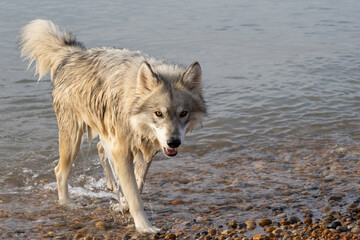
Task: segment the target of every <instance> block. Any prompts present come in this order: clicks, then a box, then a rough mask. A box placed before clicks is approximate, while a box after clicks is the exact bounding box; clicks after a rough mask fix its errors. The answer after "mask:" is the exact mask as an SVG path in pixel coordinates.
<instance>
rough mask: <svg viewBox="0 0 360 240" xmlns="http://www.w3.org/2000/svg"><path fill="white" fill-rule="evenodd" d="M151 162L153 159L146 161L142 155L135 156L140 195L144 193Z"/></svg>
mask: <svg viewBox="0 0 360 240" xmlns="http://www.w3.org/2000/svg"><path fill="white" fill-rule="evenodd" d="M151 160H152V159H144V157H143V155H142V154H141V153H138V154H136V156H135V159H134V167H135V177H136V182H137V185H138V188H139V192H140V193H142V191H143V188H144V184H145V178H146V174H147V172H148V170H149V167H150V165H151Z"/></svg>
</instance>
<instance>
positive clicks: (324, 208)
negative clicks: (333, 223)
mask: <svg viewBox="0 0 360 240" xmlns="http://www.w3.org/2000/svg"><path fill="white" fill-rule="evenodd" d="M328 211H330V208H329V207H328V206H324V207H322V208H321V212H324V213H325V212H328Z"/></svg>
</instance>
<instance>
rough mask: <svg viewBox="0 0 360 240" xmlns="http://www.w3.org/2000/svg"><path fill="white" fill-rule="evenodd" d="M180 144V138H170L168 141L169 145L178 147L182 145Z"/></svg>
mask: <svg viewBox="0 0 360 240" xmlns="http://www.w3.org/2000/svg"><path fill="white" fill-rule="evenodd" d="M180 144H181V141H180V139H178V138H170V139H169V140H168V141H167V145H168V146H169V147H171V148H177V147H178V146H180Z"/></svg>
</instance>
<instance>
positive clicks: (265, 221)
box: [259, 218, 272, 227]
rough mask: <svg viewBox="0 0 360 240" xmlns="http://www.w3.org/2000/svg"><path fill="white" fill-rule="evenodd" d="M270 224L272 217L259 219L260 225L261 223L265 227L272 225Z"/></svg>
mask: <svg viewBox="0 0 360 240" xmlns="http://www.w3.org/2000/svg"><path fill="white" fill-rule="evenodd" d="M270 224H272V221H271V219H268V218H265V219H261V220H260V221H259V225H260V226H261V227H265V226H267V225H270Z"/></svg>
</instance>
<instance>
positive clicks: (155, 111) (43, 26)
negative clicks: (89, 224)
mask: <svg viewBox="0 0 360 240" xmlns="http://www.w3.org/2000/svg"><path fill="white" fill-rule="evenodd" d="M19 44H20V49H21V54H22V56H23V57H24V58H26V59H29V62H30V63H29V66H30V65H31V64H32V63H33V62H34V61H36V71H35V73H36V74H38V75H39V80H40V79H41V78H42V77H44V76H45V75H46V74H47V73H48V72H50V75H51V81H52V85H53V92H52V96H53V108H54V110H55V113H56V117H57V122H58V127H59V155H60V159H59V162H58V165H57V166H56V167H55V175H56V179H57V189H58V197H59V203H60V204H69V203H70V197H69V193H68V176H69V173H70V169H71V166H72V163H73V161H74V159H75V157H76V155H77V153H78V151H79V148H80V144H81V140H82V136H83V134H87V135H88V138H89V139H94V138H95V137H97V136H99V139H100V141H99V144H98V151H99V156H100V162H101V163H102V165H103V167H104V170H105V175H106V180H107V186H108V188H110V189H112V190H114V191H116V189H117V188H119V189H120V191H122V193H123V195H124V197H125V200H126V202H125V203H124V204H128V207H129V211H130V214H131V216H132V217H133V219H134V223H135V227H136V229H137V231H139V232H157V231H158V229H157V228H155V227H153V226H152V225H151V224H150V222H149V221H148V218H147V217H146V214H145V211H144V207H143V203H142V200H141V197H140V193H141V191H142V188H143V184H144V181H145V177H146V174H147V171H148V169H149V167H150V164H151V162H152V159H153V157H154V156H155V154H156V153H157V152H158V151H162V152H163V153H164V154H165V155H166V156H168V157H174V156H175V155H176V154H177V153H178V149H179V146H180V145H181V144H182V143H183V142H184V137H185V133H186V132H188V131H189V130H190V129H192V128H193V126H194V125H195V124H197V123H199V122H200V121H201V119H202V116H204V115H205V114H206V105H205V101H204V99H203V95H202V86H201V74H202V71H201V67H200V64H199V63H198V62H194V63H192V64H191V65H190V66H189V67H187V68H186V67H184V66H182V65H179V64H170V63H167V62H165V61H164V60H158V59H155V58H153V57H150V56H147V55H144V54H142V53H140V52H139V51H130V50H127V49H115V48H109V47H96V48H91V49H86V48H85V47H84V45H83V44H82V43H81V42H79V41H77V40H76V38H75V37H74V36H73V35H72V34H71V33H69V32H66V31H64V30H61V29H60V28H59V27H58V26H56V25H55V24H54V23H52V22H51V21H48V20H41V19H38V20H34V21H32V22H30V23H29V24H28V25H26V26H25V27H24V28H23V29H22V30H21V33H20V36H19Z"/></svg>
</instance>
